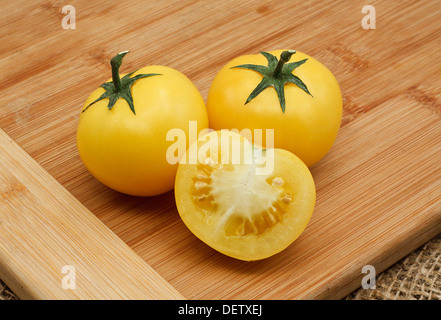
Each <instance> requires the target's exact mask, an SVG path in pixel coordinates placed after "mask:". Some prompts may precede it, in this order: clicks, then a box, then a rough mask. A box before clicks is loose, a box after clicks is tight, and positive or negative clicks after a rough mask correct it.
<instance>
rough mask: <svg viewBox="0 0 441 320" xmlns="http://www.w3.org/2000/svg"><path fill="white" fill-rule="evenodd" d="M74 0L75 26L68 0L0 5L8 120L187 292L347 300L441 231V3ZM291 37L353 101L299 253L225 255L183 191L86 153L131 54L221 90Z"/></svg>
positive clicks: (319, 177) (6, 125) (135, 63)
mask: <svg viewBox="0 0 441 320" xmlns="http://www.w3.org/2000/svg"><path fill="white" fill-rule="evenodd" d="M69 4H71V5H74V6H75V8H76V12H77V29H75V30H63V29H62V28H61V19H62V17H63V15H62V14H61V7H62V4H61V2H58V1H33V2H29V1H17V2H14V4H12V3H8V4H5V5H4V6H2V8H1V9H0V10H1V13H2V21H0V26H1V28H0V35H1V37H2V40H3V41H2V43H1V44H0V47H1V49H2V50H0V66H1V67H2V74H1V75H0V92H1V95H2V102H3V103H2V107H1V108H0V128H2V129H3V130H4V131H5V132H6V133H7V134H8V135H9V136H10V137H11V138H12V139H14V141H16V142H17V143H18V145H20V146H21V147H22V148H23V149H24V150H25V151H26V152H28V153H29V154H30V155H31V156H32V157H33V158H34V159H35V160H36V161H37V162H38V163H39V164H40V165H42V167H43V168H44V169H45V170H47V171H48V172H49V173H50V174H51V175H52V176H53V177H55V179H57V180H58V181H59V182H60V183H61V184H62V185H63V186H64V187H65V188H66V189H67V190H68V191H69V192H70V193H71V194H72V195H73V196H74V197H75V198H77V199H78V200H79V201H80V202H81V203H82V204H83V205H84V206H85V207H86V208H87V209H89V210H90V211H91V212H93V213H94V214H95V216H96V217H97V218H99V219H100V220H101V221H102V222H103V223H104V224H105V225H106V226H107V227H109V228H110V229H111V230H112V231H113V232H114V233H115V234H116V235H117V236H118V237H120V238H121V239H122V240H123V241H124V242H125V243H126V244H127V245H128V246H129V247H130V248H132V249H133V250H134V251H135V252H136V253H137V254H138V255H139V256H140V257H141V258H142V259H143V260H144V261H146V262H147V263H148V264H149V265H150V266H151V267H152V268H153V269H154V270H155V271H156V272H158V274H159V275H161V276H162V277H163V278H164V279H165V280H166V281H168V282H169V283H170V284H171V285H172V286H173V287H175V288H176V289H177V290H178V291H179V292H180V293H181V294H182V295H183V296H185V297H186V298H190V299H200V298H209V299H223V298H252V299H254V298H260V299H300V298H332V299H338V298H341V297H343V296H344V295H345V294H347V293H349V292H350V291H351V290H354V289H356V288H357V287H359V286H360V285H361V277H362V276H363V274H361V268H362V266H364V265H366V264H372V265H374V266H375V267H376V270H377V272H380V271H381V270H384V269H385V268H387V267H388V266H390V265H391V264H393V263H394V262H396V261H397V260H398V259H400V258H401V257H403V256H405V255H406V254H408V253H409V252H411V251H412V250H414V249H415V248H417V247H418V246H420V245H422V244H423V243H424V242H425V241H427V240H429V239H430V238H431V237H433V236H434V235H435V234H437V233H439V232H441V204H440V203H441V198H440V197H441V187H440V181H441V171H440V170H441V169H440V163H441V156H440V150H441V142H440V139H439V137H440V136H441V127H440V123H441V119H440V118H441V111H440V110H441V107H440V101H441V90H440V88H441V80H440V77H439V73H440V70H441V51H440V50H439V46H440V44H441V42H440V40H439V39H440V38H441V28H440V25H439V21H440V20H441V3H440V2H439V1H437V0H433V1H430V0H426V1H405V2H402V1H395V0H391V1H372V2H370V3H369V4H371V5H374V6H375V8H376V13H377V21H376V29H375V30H364V29H363V28H362V27H361V19H362V18H363V14H362V13H361V8H362V7H363V6H364V5H366V2H365V1H277V2H274V1H266V0H258V1H143V2H142V3H137V4H132V3H131V4H130V5H127V3H123V2H121V1H93V2H91V1H85V0H77V1H75V0H73V1H71V2H70V3H69ZM29 15H31V16H32V19H30V18H29ZM24 21H26V23H24ZM276 48H293V49H296V50H299V51H303V52H306V53H308V54H310V55H312V56H314V57H316V58H317V59H319V60H320V61H322V62H323V63H324V64H325V65H326V66H327V67H328V68H329V69H330V70H331V71H332V72H333V73H334V74H335V76H336V78H337V80H338V81H339V83H340V86H341V89H342V92H343V99H344V115H343V122H342V129H341V131H340V133H339V136H338V139H337V142H336V144H335V146H334V147H333V148H332V150H331V152H330V153H329V154H328V155H327V156H326V157H325V158H324V159H323V160H322V161H320V162H319V163H318V164H317V165H315V166H314V167H312V168H311V170H312V173H313V175H314V178H315V180H316V185H317V206H316V210H315V212H314V215H313V219H312V221H311V223H310V225H309V226H308V228H307V229H306V231H305V233H304V234H303V235H302V236H301V238H300V239H299V240H298V241H296V242H295V243H294V244H293V245H292V246H290V247H289V248H288V250H286V251H284V252H282V253H281V254H278V255H276V256H275V257H273V258H271V259H268V260H264V261H260V262H256V263H244V262H240V261H236V260H233V259H230V258H228V257H225V256H223V255H221V254H218V253H217V252H215V251H213V250H212V249H210V248H209V247H207V246H206V245H204V244H203V243H201V242H200V241H199V240H197V239H196V238H195V237H194V236H193V235H192V234H191V233H190V232H189V231H188V230H187V229H186V228H185V226H184V224H183V223H182V222H181V221H180V219H179V216H178V214H177V211H176V208H175V205H174V198H173V193H172V192H169V193H167V194H164V195H161V196H158V197H154V198H136V197H129V196H125V195H122V194H118V193H116V192H114V191H112V190H109V189H108V188H106V187H105V186H103V185H101V184H100V183H99V182H97V181H96V180H95V179H94V178H93V177H91V176H90V174H89V173H88V172H87V170H86V169H85V168H84V166H83V165H82V163H81V161H80V159H79V156H78V153H77V150H76V145H75V132H76V126H77V121H78V115H79V110H80V108H81V105H82V104H83V102H84V101H85V99H86V98H87V96H88V95H89V93H90V92H91V91H92V90H93V89H94V88H96V87H97V86H98V85H99V84H101V83H102V82H103V81H105V80H107V79H108V78H109V76H110V69H109V66H108V60H109V58H111V57H112V56H113V55H114V54H115V53H116V52H120V51H123V50H131V53H130V54H129V55H127V57H126V58H125V61H124V65H123V66H122V72H126V71H129V70H133V69H136V68H139V67H142V66H144V65H148V64H164V65H168V66H171V67H174V68H176V69H178V70H180V71H182V72H183V73H184V74H186V75H187V76H188V77H189V78H190V79H191V80H192V81H193V82H194V83H195V85H196V86H197V87H198V88H199V90H200V92H201V94H202V95H203V97H204V98H205V97H206V95H207V92H208V88H209V85H210V82H211V80H212V79H213V77H214V75H215V73H216V72H217V71H218V70H219V69H220V68H221V67H222V66H223V65H224V64H225V63H226V62H227V61H228V60H230V59H231V58H233V57H235V56H237V55H240V54H248V53H256V52H257V51H259V50H272V49H276ZM16 276H18V277H20V275H16ZM21 277H24V278H26V277H25V275H21ZM9 279H11V277H9ZM195 279H198V280H197V281H196V280H195ZM27 281H30V282H32V279H30V280H29V279H28V280H27Z"/></svg>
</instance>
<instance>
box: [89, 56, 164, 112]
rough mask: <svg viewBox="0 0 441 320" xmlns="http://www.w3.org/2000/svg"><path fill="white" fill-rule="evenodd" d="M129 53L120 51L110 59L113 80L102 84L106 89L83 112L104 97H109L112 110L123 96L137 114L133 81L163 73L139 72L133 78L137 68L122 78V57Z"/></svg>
mask: <svg viewBox="0 0 441 320" xmlns="http://www.w3.org/2000/svg"><path fill="white" fill-rule="evenodd" d="M127 53H129V51H123V52H120V53H118V54H117V55H116V56H115V57H113V58H112V59H111V60H110V65H111V67H112V81H109V82H105V83H103V84H102V85H101V86H100V87H101V88H104V90H105V91H104V93H103V94H102V95H101V96H100V97H99V98H98V99H96V100H95V101H93V102H92V103H90V104H89V105H88V106H87V107H86V108H84V110H83V112H85V111H86V110H87V109H88V108H89V107H90V106H91V105H93V104H94V103H96V102H98V101H100V100H103V99H109V104H108V105H107V108H108V109H109V110H112V108H113V106H114V105H115V103H116V101H117V100H118V99H119V98H122V99H124V100H126V101H127V103H128V104H129V107H130V110H132V112H133V114H134V115H136V112H135V106H134V105H133V97H132V91H131V88H132V85H133V83H134V82H135V81H136V80H139V79H141V78H147V77H151V76H158V75H161V74H159V73H149V74H138V75H136V76H134V77H133V78H131V77H130V76H131V75H132V74H134V73H135V72H136V71H137V70H135V71H133V72H131V73H128V74H126V75H125V76H124V77H122V78H120V75H119V68H120V67H121V64H122V59H123V58H124V56H125V55H126V54H127Z"/></svg>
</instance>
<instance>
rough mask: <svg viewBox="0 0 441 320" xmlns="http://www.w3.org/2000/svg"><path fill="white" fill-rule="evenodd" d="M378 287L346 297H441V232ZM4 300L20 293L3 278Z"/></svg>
mask: <svg viewBox="0 0 441 320" xmlns="http://www.w3.org/2000/svg"><path fill="white" fill-rule="evenodd" d="M375 284H376V288H375V289H363V288H360V289H358V290H356V291H355V292H353V293H351V294H350V295H348V296H347V297H346V298H345V299H346V300H441V234H440V235H438V236H437V237H435V238H434V239H432V240H431V241H429V242H428V243H426V244H425V245H424V246H422V247H421V248H419V249H418V250H415V251H414V252H412V253H411V254H409V255H408V256H407V257H405V258H404V259H402V260H400V261H398V262H397V263H396V264H395V265H393V266H392V267H390V268H389V269H387V270H385V271H384V272H382V273H381V274H380V275H379V276H378V277H377V278H376V283H375ZM0 300H18V297H17V296H16V295H15V294H14V293H13V292H12V291H11V290H10V289H9V288H8V287H7V286H6V285H5V283H4V282H2V281H1V280H0Z"/></svg>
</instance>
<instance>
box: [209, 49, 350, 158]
mask: <svg viewBox="0 0 441 320" xmlns="http://www.w3.org/2000/svg"><path fill="white" fill-rule="evenodd" d="M279 56H280V58H278V57H279ZM291 57H295V58H296V61H295V62H291V63H287V62H288V61H289V60H290V58H291ZM207 110H208V117H209V123H210V127H211V128H213V129H215V130H220V129H233V128H234V129H238V130H241V131H242V130H244V129H249V130H250V131H251V134H252V135H253V141H254V143H258V144H259V141H256V139H254V138H255V136H254V132H255V131H254V130H255V129H261V130H263V132H262V139H261V140H262V141H261V145H263V146H266V142H267V137H266V136H265V133H266V130H267V129H273V130H274V147H276V148H281V149H286V150H289V151H291V152H292V153H294V154H295V155H297V156H298V157H299V158H300V159H302V160H303V161H304V162H305V164H306V165H307V166H311V165H313V164H314V163H316V162H317V161H319V160H320V159H321V158H322V157H323V156H324V155H325V154H326V153H327V152H328V151H329V149H330V148H331V147H332V145H333V143H334V141H335V139H336V136H337V133H338V130H339V128H340V123H341V118H342V96H341V91H340V87H339V85H338V83H337V80H336V79H335V77H334V76H333V74H332V73H331V71H329V70H328V69H327V68H326V67H325V66H324V65H323V64H322V63H320V62H319V61H318V60H316V59H314V58H312V57H310V56H308V55H306V54H304V53H301V52H296V51H294V50H276V51H271V52H261V54H255V55H244V56H240V57H237V58H235V59H233V60H231V61H230V62H228V63H227V64H226V65H225V66H224V67H223V68H222V69H221V70H220V71H219V72H218V74H217V75H216V77H215V78H214V80H213V83H212V84H211V87H210V90H209V93H208V98H207Z"/></svg>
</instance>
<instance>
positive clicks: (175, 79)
mask: <svg viewBox="0 0 441 320" xmlns="http://www.w3.org/2000/svg"><path fill="white" fill-rule="evenodd" d="M125 53H126V52H123V53H121V54H119V58H117V57H118V56H117V57H115V58H117V59H115V58H114V59H115V61H116V62H115V61H114V62H115V63H114V64H112V71H113V72H114V78H113V82H108V83H107V86H105V84H104V85H103V86H104V87H100V88H98V89H97V90H95V91H94V92H93V93H92V94H91V95H90V96H89V98H88V99H87V101H86V102H85V104H84V106H83V112H82V113H81V115H80V119H79V125H78V131H77V146H78V151H79V154H80V156H81V159H82V161H83V162H84V164H85V166H86V168H87V169H88V170H89V171H90V173H91V174H92V175H93V176H95V178H96V179H98V180H99V181H101V182H102V183H103V184H105V185H107V186H108V187H110V188H112V189H114V190H116V191H119V192H122V193H126V194H129V195H135V196H153V195H158V194H161V193H164V192H166V191H169V190H171V189H173V186H174V180H175V175H176V170H177V163H176V164H171V163H169V161H167V159H166V152H167V148H168V147H169V145H170V142H168V141H167V140H166V135H167V132H168V131H169V130H170V129H181V130H183V131H184V132H185V133H186V137H189V134H188V130H189V121H197V124H198V129H199V130H201V129H204V128H207V126H208V119H207V113H206V108H205V103H204V101H203V98H202V97H201V95H200V93H199V91H198V90H197V88H196V87H195V86H194V85H193V84H192V82H191V81H190V80H189V79H188V78H187V77H186V76H185V75H183V74H182V73H180V72H179V71H177V70H174V69H172V68H169V67H165V66H148V67H144V68H141V69H139V70H137V71H136V72H134V73H132V74H129V75H128V77H125V78H122V79H120V81H121V82H122V86H121V87H122V88H121V90H122V91H124V90H126V91H125V93H124V94H122V95H121V94H120V95H118V94H116V95H115V94H114V89H113V88H114V84H115V82H118V79H116V80H115V71H116V73H118V69H119V66H120V65H121V60H122V57H123V56H124V54H125ZM114 59H112V60H114ZM118 63H119V65H118ZM142 74H144V75H146V76H145V77H142V76H140V75H142ZM135 77H137V78H135ZM118 78H119V75H118ZM130 79H132V80H134V79H136V80H135V81H132V80H130ZM130 82H131V83H130ZM112 90H113V91H112ZM107 91H109V92H110V94H108V95H107V96H108V97H105V98H103V99H101V100H99V99H100V97H101V96H102V95H103V94H105V93H106V92H107ZM112 93H113V94H114V95H113V96H112ZM127 94H131V97H132V100H133V103H129V101H130V97H127ZM126 98H127V99H126ZM97 99H98V100H99V101H96V100H97ZM115 99H116V100H115ZM94 101H96V102H94ZM112 102H113V103H114V104H113V105H112V106H111V104H112ZM132 109H133V110H132ZM187 143H189V142H187Z"/></svg>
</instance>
